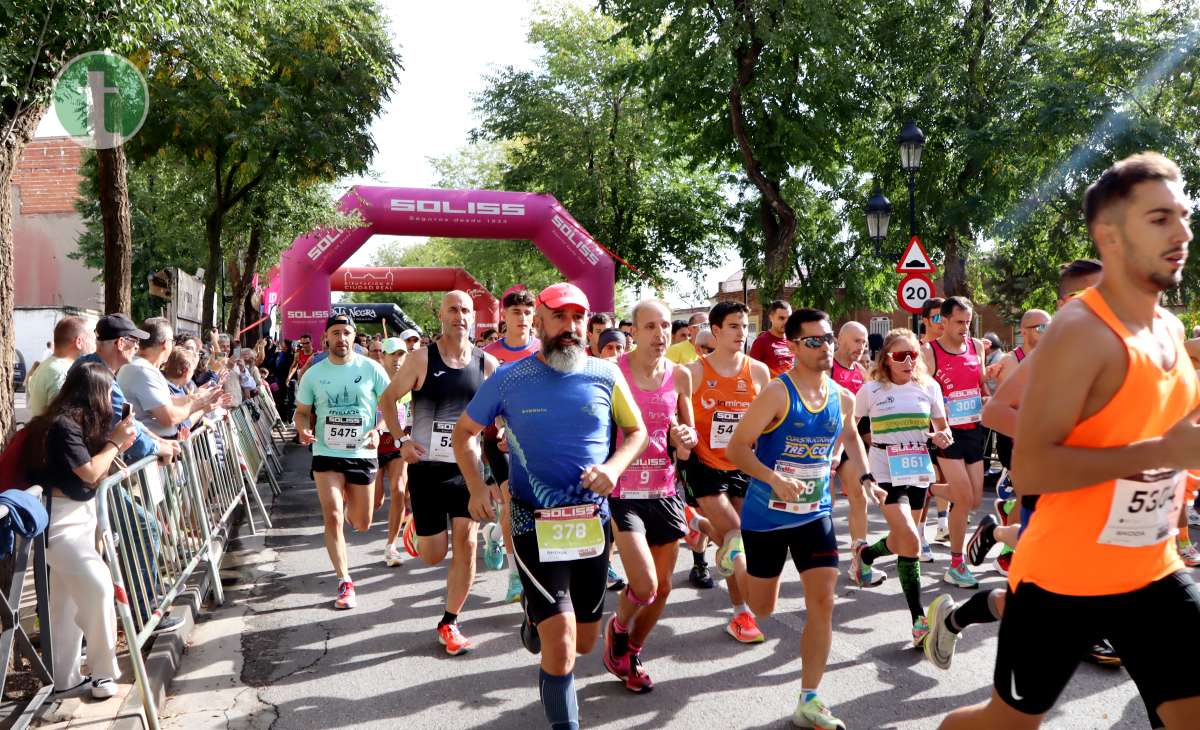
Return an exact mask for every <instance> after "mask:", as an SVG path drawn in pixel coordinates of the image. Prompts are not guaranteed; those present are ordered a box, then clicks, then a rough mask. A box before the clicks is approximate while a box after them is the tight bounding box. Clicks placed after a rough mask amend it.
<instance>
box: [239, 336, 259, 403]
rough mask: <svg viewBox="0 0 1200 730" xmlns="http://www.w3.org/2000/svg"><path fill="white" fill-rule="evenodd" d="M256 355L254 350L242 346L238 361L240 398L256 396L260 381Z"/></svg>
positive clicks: (246, 398)
mask: <svg viewBox="0 0 1200 730" xmlns="http://www.w3.org/2000/svg"><path fill="white" fill-rule="evenodd" d="M257 360H258V355H257V354H256V353H255V352H254V350H250V349H248V348H243V349H242V351H241V358H239V362H238V365H239V367H238V384H239V385H240V386H241V387H242V400H250V399H252V398H257V397H258V389H259V386H260V385H261V383H260V382H259V378H258V362H257Z"/></svg>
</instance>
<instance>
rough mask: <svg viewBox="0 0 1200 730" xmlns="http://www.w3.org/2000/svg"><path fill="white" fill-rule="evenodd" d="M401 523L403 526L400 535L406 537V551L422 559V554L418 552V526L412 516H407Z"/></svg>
mask: <svg viewBox="0 0 1200 730" xmlns="http://www.w3.org/2000/svg"><path fill="white" fill-rule="evenodd" d="M400 522H401V525H402V529H401V531H400V534H401V535H403V536H404V551H405V552H406V553H408V554H409V555H411V556H413V557H414V558H416V557H420V555H421V554H420V553H419V552H417V525H416V522H415V521H414V520H413V518H412V515H410V514H406V515H405V516H404V519H402V520H401V521H400Z"/></svg>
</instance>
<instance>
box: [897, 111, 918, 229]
mask: <svg viewBox="0 0 1200 730" xmlns="http://www.w3.org/2000/svg"><path fill="white" fill-rule="evenodd" d="M896 141H897V142H898V143H899V144H900V169H902V170H904V171H905V172H907V173H908V235H909V236H915V235H917V170H920V169H921V152H923V151H924V150H925V135H924V134H922V133H921V130H920V128H919V127H917V123H916V122H914V121H913V120H911V119H910V120H908V122H907V123H905V125H904V129H901V130H900V136H899V137H898V138H896Z"/></svg>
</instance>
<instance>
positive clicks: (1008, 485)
mask: <svg viewBox="0 0 1200 730" xmlns="http://www.w3.org/2000/svg"><path fill="white" fill-rule="evenodd" d="M1013 494H1014V492H1013V486H1012V476H1011V475H1010V474H1009V473H1008V469H1005V470H1004V476H1003V477H1001V478H1000V479H999V480H998V481H997V482H996V495H997V496H999V497H1000V498H1001V499H1012V496H1013Z"/></svg>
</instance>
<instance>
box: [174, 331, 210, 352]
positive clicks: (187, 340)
mask: <svg viewBox="0 0 1200 730" xmlns="http://www.w3.org/2000/svg"><path fill="white" fill-rule="evenodd" d="M175 347H179V348H182V349H184V350H187V351H189V352H191V353H192V354H193V355H198V354H200V351H201V350H203V349H204V348H203V347H202V346H201V345H200V338H199V337H197V336H196V335H192V334H188V333H186V332H184V333H182V334H177V335H175Z"/></svg>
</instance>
